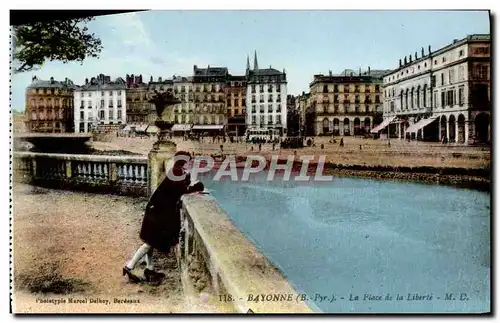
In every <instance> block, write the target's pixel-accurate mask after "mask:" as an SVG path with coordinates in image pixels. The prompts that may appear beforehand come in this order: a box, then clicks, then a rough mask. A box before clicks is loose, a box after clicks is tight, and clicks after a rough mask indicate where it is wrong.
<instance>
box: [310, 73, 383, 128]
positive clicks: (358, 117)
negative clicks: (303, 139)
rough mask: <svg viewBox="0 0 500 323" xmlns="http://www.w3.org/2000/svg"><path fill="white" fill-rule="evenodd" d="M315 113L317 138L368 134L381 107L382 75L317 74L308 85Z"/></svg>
mask: <svg viewBox="0 0 500 323" xmlns="http://www.w3.org/2000/svg"><path fill="white" fill-rule="evenodd" d="M309 87H310V93H311V98H312V101H313V109H314V113H315V117H316V120H315V123H316V124H315V135H329V134H333V135H335V136H352V135H362V134H365V133H368V132H369V130H370V129H371V128H372V126H373V118H374V116H375V113H376V112H377V110H378V109H380V108H379V106H381V105H382V73H381V71H371V69H370V68H369V67H368V71H367V72H365V73H361V70H360V71H359V73H358V75H354V72H353V71H352V70H345V71H344V72H343V73H342V74H340V75H333V74H332V71H330V73H329V75H327V76H325V75H322V74H320V75H314V79H313V81H312V82H311V83H310V85H309Z"/></svg>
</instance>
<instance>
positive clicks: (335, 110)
mask: <svg viewBox="0 0 500 323" xmlns="http://www.w3.org/2000/svg"><path fill="white" fill-rule="evenodd" d="M377 110H378V106H377V107H375V108H372V109H370V106H369V105H365V106H358V105H356V106H354V108H352V107H351V109H349V108H348V107H345V106H344V107H343V108H342V109H341V108H340V106H338V105H334V106H333V109H332V108H328V109H317V111H316V112H318V113H321V112H324V111H327V112H328V113H346V112H350V113H351V112H352V113H368V112H374V111H377Z"/></svg>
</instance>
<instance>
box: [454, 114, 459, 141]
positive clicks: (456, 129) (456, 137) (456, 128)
mask: <svg viewBox="0 0 500 323" xmlns="http://www.w3.org/2000/svg"><path fill="white" fill-rule="evenodd" d="M455 142H456V143H458V142H459V138H458V119H457V120H455Z"/></svg>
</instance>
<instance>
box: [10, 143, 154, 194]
mask: <svg viewBox="0 0 500 323" xmlns="http://www.w3.org/2000/svg"><path fill="white" fill-rule="evenodd" d="M13 162H14V163H13V164H14V167H13V180H14V181H18V182H23V183H29V184H33V185H40V186H48V187H53V188H65V189H81V190H85V191H90V192H100V193H112V194H121V195H132V196H147V187H148V159H147V157H142V156H139V157H137V156H101V155H75V154H50V153H33V152H14V153H13Z"/></svg>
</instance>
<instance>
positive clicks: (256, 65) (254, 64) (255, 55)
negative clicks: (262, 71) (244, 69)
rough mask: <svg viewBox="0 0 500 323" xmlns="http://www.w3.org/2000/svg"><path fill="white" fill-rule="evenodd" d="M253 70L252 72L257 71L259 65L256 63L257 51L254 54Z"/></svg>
mask: <svg viewBox="0 0 500 323" xmlns="http://www.w3.org/2000/svg"><path fill="white" fill-rule="evenodd" d="M253 69H254V70H258V69H259V63H258V62H257V51H255V52H254V57H253Z"/></svg>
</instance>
